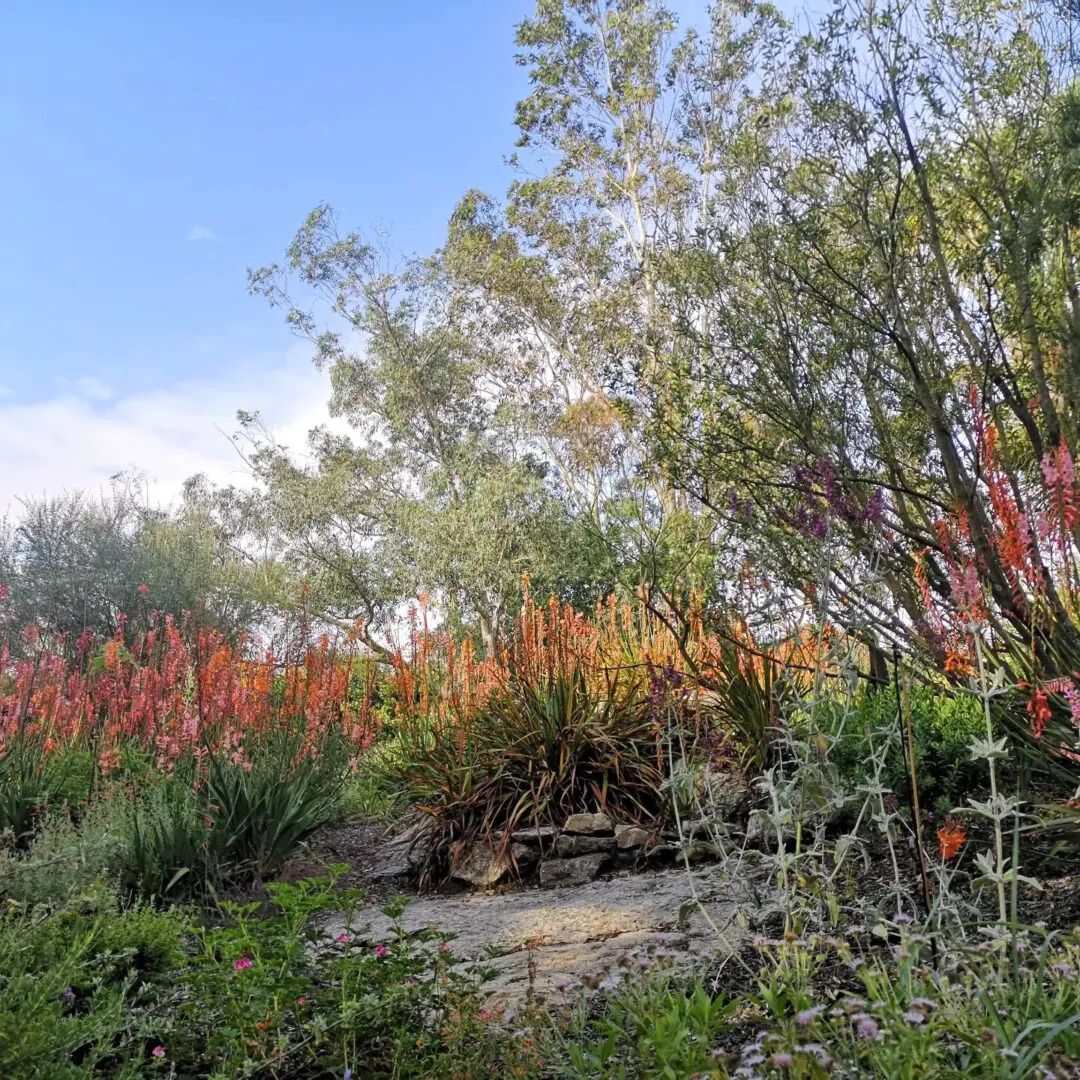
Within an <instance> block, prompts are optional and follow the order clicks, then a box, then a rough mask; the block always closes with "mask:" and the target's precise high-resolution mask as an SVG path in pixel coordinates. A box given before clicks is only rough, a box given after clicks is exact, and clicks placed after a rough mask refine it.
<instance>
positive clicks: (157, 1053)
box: [150, 1046, 165, 1058]
mask: <svg viewBox="0 0 1080 1080" xmlns="http://www.w3.org/2000/svg"><path fill="white" fill-rule="evenodd" d="M150 1053H151V1054H153V1055H154V1057H156V1058H163V1057H164V1056H165V1047H164V1046H155V1047H154V1049H153V1050H151V1051H150Z"/></svg>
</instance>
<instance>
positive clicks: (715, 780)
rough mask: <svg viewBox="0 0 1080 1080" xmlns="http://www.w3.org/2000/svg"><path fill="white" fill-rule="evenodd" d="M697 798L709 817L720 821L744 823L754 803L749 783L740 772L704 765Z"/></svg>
mask: <svg viewBox="0 0 1080 1080" xmlns="http://www.w3.org/2000/svg"><path fill="white" fill-rule="evenodd" d="M699 797H700V799H701V801H702V803H703V804H704V806H705V809H706V810H707V811H708V813H709V816H710V817H714V818H716V819H718V820H720V821H745V820H746V818H747V815H748V814H749V813H750V808H751V806H752V805H753V803H754V794H753V790H752V789H751V787H750V781H749V780H748V779H747V778H746V777H745V776H744V775H743V774H742V773H741V772H732V771H730V770H720V769H717V768H716V767H715V766H713V765H706V766H705V771H704V773H703V774H702V777H701V789H700V792H699Z"/></svg>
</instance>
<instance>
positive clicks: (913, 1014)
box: [904, 1009, 926, 1024]
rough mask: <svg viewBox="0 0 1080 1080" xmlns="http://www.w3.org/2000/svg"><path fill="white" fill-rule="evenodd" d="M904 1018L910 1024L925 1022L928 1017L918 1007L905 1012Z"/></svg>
mask: <svg viewBox="0 0 1080 1080" xmlns="http://www.w3.org/2000/svg"><path fill="white" fill-rule="evenodd" d="M904 1019H905V1020H906V1021H907V1022H908V1023H909V1024H925V1023H926V1017H925V1016H924V1015H923V1014H922V1013H921V1012H919V1010H918V1009H908V1011H907V1012H906V1013H904Z"/></svg>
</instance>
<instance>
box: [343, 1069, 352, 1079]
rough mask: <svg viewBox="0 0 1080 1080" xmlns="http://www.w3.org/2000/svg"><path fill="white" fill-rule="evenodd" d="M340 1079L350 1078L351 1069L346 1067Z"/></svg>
mask: <svg viewBox="0 0 1080 1080" xmlns="http://www.w3.org/2000/svg"><path fill="white" fill-rule="evenodd" d="M341 1080H352V1069H346V1070H345V1073H344V1075H343V1076H342V1077H341Z"/></svg>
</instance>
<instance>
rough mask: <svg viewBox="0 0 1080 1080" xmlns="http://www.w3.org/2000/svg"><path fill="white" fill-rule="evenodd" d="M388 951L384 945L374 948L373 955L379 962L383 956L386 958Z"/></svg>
mask: <svg viewBox="0 0 1080 1080" xmlns="http://www.w3.org/2000/svg"><path fill="white" fill-rule="evenodd" d="M389 954H390V950H389V949H388V948H387V947H386V946H385V945H376V946H375V955H376V956H377V957H378V958H379V959H380V960H381V959H382V958H383V957H384V956H388V955H389Z"/></svg>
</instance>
